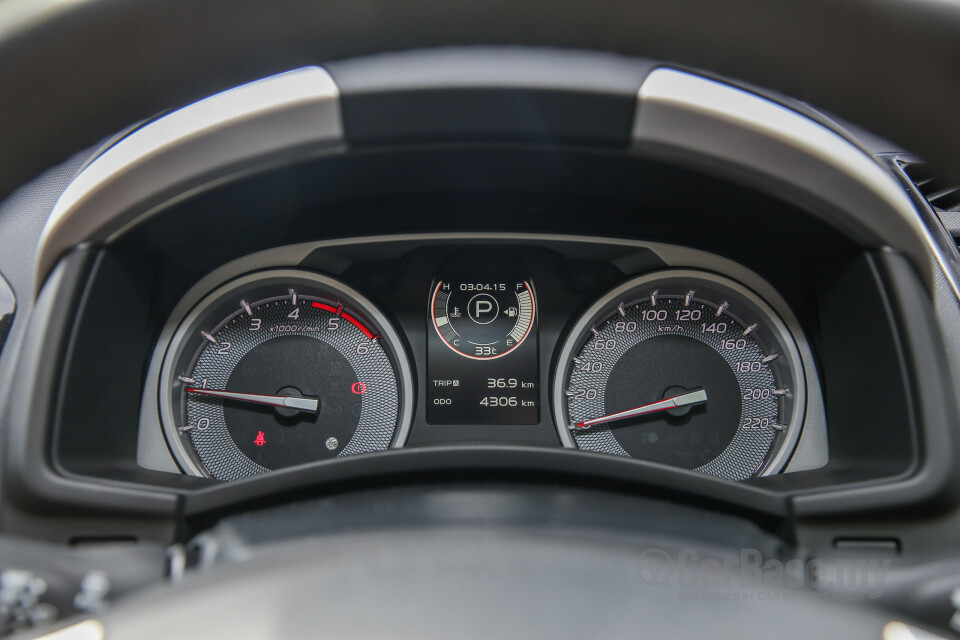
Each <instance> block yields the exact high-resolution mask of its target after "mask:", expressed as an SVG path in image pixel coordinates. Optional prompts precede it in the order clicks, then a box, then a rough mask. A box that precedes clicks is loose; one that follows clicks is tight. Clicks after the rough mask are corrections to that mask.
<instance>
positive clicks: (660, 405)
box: [570, 389, 707, 429]
mask: <svg viewBox="0 0 960 640" xmlns="http://www.w3.org/2000/svg"><path fill="white" fill-rule="evenodd" d="M706 401H707V392H706V391H705V390H703V389H699V390H698V391H691V392H690V393H684V394H681V395H679V396H674V397H672V398H666V399H665V400H658V401H657V402H651V403H650V404H645V405H643V406H641V407H636V408H635V409H627V410H626V411H620V412H618V413H611V414H610V415H606V416H600V417H599V418H592V419H590V420H584V421H583V422H578V423H577V424H575V425H570V429H586V428H587V427H592V426H593V425H595V424H603V423H605V422H613V421H614V420H623V419H624V418H632V417H634V416H645V415H647V414H650V413H657V412H659V411H669V410H670V409H676V408H677V407H688V406H691V405H696V404H703V403H704V402H706Z"/></svg>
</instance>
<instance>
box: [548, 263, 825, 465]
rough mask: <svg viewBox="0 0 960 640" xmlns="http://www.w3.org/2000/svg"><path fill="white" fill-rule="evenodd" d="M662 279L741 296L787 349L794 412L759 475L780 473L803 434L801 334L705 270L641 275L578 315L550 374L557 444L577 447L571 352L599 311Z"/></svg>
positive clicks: (759, 300)
mask: <svg viewBox="0 0 960 640" xmlns="http://www.w3.org/2000/svg"><path fill="white" fill-rule="evenodd" d="M665 278H670V279H678V278H681V279H692V280H701V281H706V282H711V283H714V284H717V285H720V286H723V287H726V288H728V289H730V290H732V291H734V292H735V293H737V294H738V295H740V296H743V298H745V299H746V300H747V301H748V302H750V303H751V304H753V305H754V306H755V307H756V308H757V310H758V311H759V312H760V313H761V314H762V315H763V316H764V319H765V320H766V321H768V322H769V323H770V324H771V325H772V326H773V328H774V329H775V331H776V332H777V334H778V335H779V336H781V338H782V339H783V341H784V347H785V348H786V349H787V351H788V354H789V360H790V365H791V366H790V368H791V375H792V376H793V380H794V381H795V383H794V384H795V385H796V388H795V390H794V403H793V411H792V413H791V415H790V417H789V422H788V425H790V428H789V429H788V430H787V433H786V438H785V439H784V440H783V442H782V443H781V445H780V449H779V450H778V451H777V452H776V453H775V454H774V456H773V457H772V458H770V459H769V461H768V462H767V463H766V465H765V466H764V468H763V469H762V471H761V472H760V473H759V474H758V475H760V476H767V475H773V474H776V473H779V472H780V471H781V470H782V469H783V468H784V466H785V465H786V463H787V461H788V460H789V459H790V457H791V456H792V455H793V452H794V450H795V448H796V446H797V443H798V442H799V439H800V434H801V433H802V431H803V426H804V424H803V423H804V417H805V415H806V408H807V385H806V381H807V376H806V375H805V371H804V366H803V360H802V358H801V356H800V351H799V349H798V347H797V340H798V337H802V334H800V336H796V335H794V332H793V331H792V330H791V329H789V328H788V327H787V324H786V323H785V322H784V321H783V320H782V319H781V317H780V315H779V314H778V313H777V312H776V311H775V310H774V309H773V308H772V307H771V306H770V305H769V304H768V303H767V302H766V301H765V300H763V299H762V298H761V297H760V296H758V295H757V294H756V293H755V292H753V291H752V290H750V289H748V288H747V287H745V286H744V285H742V284H740V283H739V282H736V281H735V280H731V279H730V278H727V277H723V276H720V275H717V274H715V273H710V272H707V271H699V270H692V269H669V270H663V271H655V272H652V273H647V274H644V275H642V276H639V277H636V278H633V279H631V280H628V281H626V282H624V283H623V284H621V285H619V286H617V287H616V288H614V289H612V290H611V291H609V292H607V293H606V294H604V295H603V296H601V297H600V298H599V299H598V300H597V301H596V302H595V303H594V304H593V305H591V306H590V307H589V308H588V309H587V310H586V311H585V312H584V313H583V315H582V316H580V318H579V320H577V322H576V323H575V324H574V325H573V327H572V328H571V329H570V331H569V332H568V333H567V337H566V338H565V339H564V341H563V347H562V348H561V349H560V355H559V356H558V357H557V360H556V361H555V363H554V370H553V372H552V376H553V392H552V404H553V416H554V422H555V423H556V425H557V432H558V434H559V436H560V441H561V442H562V443H563V446H564V447H567V448H571V449H577V448H578V447H577V444H576V442H575V441H574V438H573V435H572V434H571V433H570V430H569V429H567V428H566V424H567V421H566V419H565V416H566V408H565V405H564V398H565V396H564V390H565V387H566V379H567V371H568V369H569V367H570V362H571V361H572V358H573V356H574V355H575V353H574V352H575V351H576V350H577V348H578V347H579V346H580V344H581V338H582V336H583V335H584V334H585V333H586V332H587V331H589V329H590V327H591V326H593V324H594V323H595V322H596V320H597V317H598V315H599V314H600V313H601V312H602V311H604V310H605V309H608V308H610V307H611V305H613V304H614V303H616V302H617V301H618V300H623V299H624V296H625V295H626V294H628V293H629V292H631V291H634V290H636V289H637V288H639V287H643V286H644V285H646V284H649V283H651V282H656V281H660V280H663V279H665ZM794 329H795V330H796V331H799V327H794ZM804 341H805V339H804Z"/></svg>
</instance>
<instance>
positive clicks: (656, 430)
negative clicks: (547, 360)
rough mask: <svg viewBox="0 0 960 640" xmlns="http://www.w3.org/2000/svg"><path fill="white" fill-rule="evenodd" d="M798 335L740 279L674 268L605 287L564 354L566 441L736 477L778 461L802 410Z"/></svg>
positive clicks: (560, 383) (561, 403) (561, 386)
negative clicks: (613, 286) (607, 289)
mask: <svg viewBox="0 0 960 640" xmlns="http://www.w3.org/2000/svg"><path fill="white" fill-rule="evenodd" d="M804 403H805V387H804V375H803V370H802V365H801V360H800V356H799V354H798V351H797V347H796V343H795V341H794V338H793V336H792V335H791V334H790V332H789V331H788V329H787V328H786V326H785V325H784V323H783V322H782V321H781V320H780V318H779V317H778V316H777V315H776V313H774V312H773V310H772V309H770V307H769V306H768V305H767V304H766V303H765V302H763V301H762V300H761V299H760V298H759V297H757V296H756V295H755V294H754V293H753V292H751V291H750V290H748V289H747V288H745V287H743V286H742V285H740V284H738V283H736V282H733V281H731V280H728V279H726V278H722V277H720V276H716V275H714V274H710V273H705V272H699V271H681V270H677V271H667V272H661V273H655V274H650V275H646V276H643V277H640V278H637V279H635V280H633V281H630V282H628V283H626V284H624V285H622V286H620V287H618V288H617V289H615V290H614V291H611V292H610V293H609V294H607V295H606V296H604V297H603V298H602V299H601V300H599V301H598V302H597V303H596V304H595V305H593V306H592V307H591V308H590V309H589V310H588V311H587V313H586V314H585V315H584V317H583V318H581V320H580V321H579V322H578V323H577V324H576V325H575V327H574V329H573V331H572V332H571V334H570V336H569V337H568V338H567V340H566V342H565V344H564V347H563V349H562V351H561V354H560V361H559V366H558V370H557V374H556V377H555V388H554V410H555V412H556V415H557V420H558V426H559V427H560V437H561V440H562V441H563V442H564V444H565V445H567V446H571V447H578V448H580V449H583V450H587V451H593V452H597V453H606V454H611V455H619V456H627V457H631V458H638V459H642V460H648V461H652V462H659V463H662V464H667V465H671V466H676V467H683V468H686V469H692V470H696V471H699V472H701V473H705V474H708V475H712V476H716V477H720V478H725V479H729V480H744V479H747V478H750V477H753V476H757V475H766V474H770V473H776V472H777V471H779V470H780V469H781V468H782V467H783V465H784V464H785V463H786V461H787V460H788V459H789V456H790V454H791V453H792V451H793V448H794V446H795V445H796V442H797V438H798V436H799V432H800V429H801V424H802V418H803V414H804V406H805V405H804Z"/></svg>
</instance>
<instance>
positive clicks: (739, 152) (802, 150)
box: [632, 67, 960, 296]
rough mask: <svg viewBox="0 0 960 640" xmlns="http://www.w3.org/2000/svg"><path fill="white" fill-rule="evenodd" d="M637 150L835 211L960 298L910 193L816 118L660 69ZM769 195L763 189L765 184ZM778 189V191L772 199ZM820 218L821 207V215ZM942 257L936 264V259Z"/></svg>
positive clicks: (636, 137) (643, 96) (640, 106)
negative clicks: (938, 276) (937, 275)
mask: <svg viewBox="0 0 960 640" xmlns="http://www.w3.org/2000/svg"><path fill="white" fill-rule="evenodd" d="M637 98H638V102H637V113H636V119H635V121H634V127H633V145H632V150H633V151H634V152H635V153H651V154H654V155H661V156H663V155H665V156H668V157H676V158H683V159H684V160H687V161H691V162H694V163H698V164H701V165H709V167H710V168H711V169H713V170H718V171H720V172H724V173H728V174H729V173H732V174H734V175H735V176H736V175H737V174H740V175H743V174H744V173H746V174H749V175H750V176H751V177H752V178H754V180H752V182H753V183H755V184H756V183H757V181H756V177H758V176H759V177H761V179H762V180H764V181H767V182H770V183H774V184H776V187H775V188H776V190H777V191H778V193H779V194H780V196H781V197H783V195H784V193H783V190H782V187H783V185H786V186H788V187H790V188H792V189H793V194H788V195H792V197H794V198H796V199H798V200H800V201H805V202H811V201H813V202H818V203H821V204H826V205H827V206H829V207H832V208H834V209H835V210H837V211H842V212H843V213H844V214H845V215H844V216H835V215H831V216H829V217H827V216H826V215H825V214H824V213H822V212H821V213H819V214H818V215H821V216H824V219H825V220H826V221H827V222H829V223H831V224H834V225H836V224H843V223H846V224H847V225H848V229H847V231H853V232H854V233H856V234H857V235H858V236H860V237H862V238H865V239H866V241H867V242H868V243H870V244H872V245H873V246H874V247H875V248H881V247H884V246H889V247H893V248H895V249H898V250H899V251H901V252H903V253H904V254H905V255H906V256H907V257H908V259H909V260H910V262H911V263H912V264H913V265H914V266H915V267H916V268H917V269H918V270H919V273H920V276H921V279H922V280H923V282H924V284H925V285H926V286H927V288H928V290H929V291H932V290H933V282H934V275H933V274H934V271H935V269H936V265H934V261H935V262H936V263H937V265H939V268H940V269H941V270H942V271H943V272H944V274H945V275H946V277H947V278H948V280H949V282H950V285H951V287H952V288H953V290H954V293H956V294H957V295H958V296H960V286H958V283H957V278H956V276H955V274H954V273H953V272H952V270H951V269H950V268H949V261H948V260H947V259H946V257H945V256H943V255H942V251H940V249H939V247H938V245H937V243H936V242H935V241H934V239H933V238H932V237H931V235H930V230H929V229H928V228H927V227H926V226H925V225H924V224H923V222H922V220H921V219H920V216H919V215H918V213H917V210H916V208H915V207H914V205H913V203H912V202H911V200H910V197H909V196H908V194H907V192H906V190H905V189H904V188H903V186H902V185H900V184H899V182H898V181H897V179H896V178H895V177H894V175H893V174H892V173H891V172H890V171H889V170H888V169H887V168H885V167H884V166H882V165H881V164H880V163H879V162H877V160H876V159H875V158H873V157H872V156H870V155H869V154H868V153H866V152H864V151H863V150H861V149H860V148H859V147H857V146H856V145H854V144H853V143H851V142H850V141H848V140H846V139H845V138H844V137H843V136H841V135H839V134H837V133H836V132H834V131H831V130H830V129H828V128H827V127H824V126H823V125H821V124H819V123H817V122H815V121H814V120H811V119H810V118H808V117H806V116H804V115H802V114H800V113H797V112H796V111H793V110H792V109H789V108H787V107H785V106H782V105H780V104H777V103H776V102H773V101H771V100H768V99H766V98H763V97H761V96H759V95H756V94H754V93H750V92H748V91H745V90H742V89H738V88H736V87H733V86H730V85H727V84H724V83H721V82H718V81H715V80H711V79H708V78H705V77H701V76H698V75H695V74H692V73H689V72H686V71H678V70H675V69H670V68H665V67H663V68H659V69H656V70H654V71H653V72H651V73H650V75H649V76H647V78H646V80H645V81H644V82H643V84H642V85H641V87H640V90H639V91H638V94H637ZM757 186H761V187H762V182H761V183H760V184H759V185H757ZM772 190H773V189H771V191H772ZM813 212H814V213H817V207H813ZM931 258H932V260H931Z"/></svg>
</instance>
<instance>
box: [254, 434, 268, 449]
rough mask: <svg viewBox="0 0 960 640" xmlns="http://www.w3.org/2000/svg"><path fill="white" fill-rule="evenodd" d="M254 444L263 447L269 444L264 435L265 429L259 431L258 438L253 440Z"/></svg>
mask: <svg viewBox="0 0 960 640" xmlns="http://www.w3.org/2000/svg"><path fill="white" fill-rule="evenodd" d="M253 444H255V445H257V446H258V447H262V446H263V445H265V444H267V439H266V438H265V437H264V435H263V431H257V439H256V440H254V441H253Z"/></svg>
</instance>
